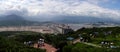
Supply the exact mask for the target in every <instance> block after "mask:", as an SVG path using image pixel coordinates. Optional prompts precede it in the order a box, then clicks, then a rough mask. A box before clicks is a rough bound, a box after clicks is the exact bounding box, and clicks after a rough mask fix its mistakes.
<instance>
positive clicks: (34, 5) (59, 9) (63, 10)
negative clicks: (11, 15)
mask: <svg viewBox="0 0 120 52" xmlns="http://www.w3.org/2000/svg"><path fill="white" fill-rule="evenodd" d="M99 2H108V0H92V1H91V0H84V1H83V0H66V1H65V0H1V1H0V14H4V13H7V12H10V11H13V10H15V11H18V12H21V13H24V14H25V15H28V16H39V15H41V14H47V15H77V16H93V17H99V18H103V17H104V18H105V17H106V18H113V19H120V12H119V11H117V10H112V9H108V8H103V7H100V6H98V5H97V4H98V3H99ZM92 3H93V4H92ZM25 10H26V12H25Z"/></svg>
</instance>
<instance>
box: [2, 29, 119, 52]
mask: <svg viewBox="0 0 120 52" xmlns="http://www.w3.org/2000/svg"><path fill="white" fill-rule="evenodd" d="M0 36H2V37H4V38H3V39H1V42H3V44H4V45H7V46H8V45H9V46H12V47H13V48H11V47H8V48H10V49H7V48H4V47H5V46H3V50H5V49H6V50H9V51H10V50H19V51H20V52H21V50H22V51H23V50H24V51H31V52H32V51H33V52H35V51H43V52H44V50H41V49H35V48H32V47H29V46H25V45H24V44H23V43H24V42H25V41H32V42H34V43H35V42H37V41H38V40H39V39H40V38H43V39H45V42H46V43H49V44H51V45H53V46H54V47H56V48H59V50H58V52H120V50H119V49H120V27H104V28H82V29H79V30H78V31H76V32H70V33H68V34H58V35H54V34H41V33H36V32H0ZM68 37H72V38H73V40H68V39H67V38H68ZM81 37H82V38H83V39H84V41H82V42H80V43H76V44H71V41H75V39H80V38H81ZM4 39H5V40H7V41H4ZM8 39H9V40H8ZM6 42H11V43H10V44H8V43H6ZM1 45H2V44H1ZM22 48H23V49H22ZM29 49H30V50H29ZM0 50H1V49H0ZM24 51H23V52H24ZM12 52H14V51H12Z"/></svg>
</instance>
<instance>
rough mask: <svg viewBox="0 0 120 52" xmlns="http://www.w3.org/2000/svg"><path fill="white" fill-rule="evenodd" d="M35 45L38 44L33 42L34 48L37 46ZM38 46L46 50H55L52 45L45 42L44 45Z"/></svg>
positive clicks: (50, 51) (53, 51)
mask: <svg viewBox="0 0 120 52" xmlns="http://www.w3.org/2000/svg"><path fill="white" fill-rule="evenodd" d="M37 46H38V44H37V43H35V44H34V48H38V47H37ZM40 48H42V49H46V52H56V51H57V49H56V48H54V47H53V46H52V45H50V44H47V43H45V44H44V46H43V47H40Z"/></svg>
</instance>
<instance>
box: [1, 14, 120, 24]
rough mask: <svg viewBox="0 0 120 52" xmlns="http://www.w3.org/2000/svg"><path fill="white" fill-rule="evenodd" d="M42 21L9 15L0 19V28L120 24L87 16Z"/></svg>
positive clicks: (60, 17)
mask: <svg viewBox="0 0 120 52" xmlns="http://www.w3.org/2000/svg"><path fill="white" fill-rule="evenodd" d="M40 20H42V19H39V20H36V21H32V20H27V19H25V17H22V16H19V15H15V14H12V15H7V16H1V17H0V26H21V25H22V26H26V25H40V24H43V23H73V24H75V23H97V22H103V23H104V22H105V23H115V24H120V23H119V22H118V21H114V20H112V19H105V18H104V19H102V18H96V17H85V16H58V17H55V18H54V19H52V20H49V21H47V20H46V21H42V22H41V21H40Z"/></svg>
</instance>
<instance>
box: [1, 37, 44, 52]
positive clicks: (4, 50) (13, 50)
mask: <svg viewBox="0 0 120 52" xmlns="http://www.w3.org/2000/svg"><path fill="white" fill-rule="evenodd" d="M0 52H45V50H42V49H35V48H32V47H28V46H26V45H23V44H21V43H19V42H17V41H14V40H11V39H7V38H4V37H0Z"/></svg>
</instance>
